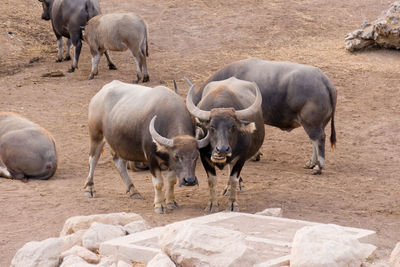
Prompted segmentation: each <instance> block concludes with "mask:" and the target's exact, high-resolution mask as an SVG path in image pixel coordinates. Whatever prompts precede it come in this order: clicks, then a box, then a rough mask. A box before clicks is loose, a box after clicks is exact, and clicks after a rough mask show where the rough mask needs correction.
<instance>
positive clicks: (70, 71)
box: [67, 67, 75, 73]
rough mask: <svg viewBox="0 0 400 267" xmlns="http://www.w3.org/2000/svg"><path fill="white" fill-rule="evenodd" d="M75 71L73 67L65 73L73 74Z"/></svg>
mask: <svg viewBox="0 0 400 267" xmlns="http://www.w3.org/2000/svg"><path fill="white" fill-rule="evenodd" d="M74 71H75V68H74V67H71V68H69V69H68V70H67V72H69V73H72V72H74Z"/></svg>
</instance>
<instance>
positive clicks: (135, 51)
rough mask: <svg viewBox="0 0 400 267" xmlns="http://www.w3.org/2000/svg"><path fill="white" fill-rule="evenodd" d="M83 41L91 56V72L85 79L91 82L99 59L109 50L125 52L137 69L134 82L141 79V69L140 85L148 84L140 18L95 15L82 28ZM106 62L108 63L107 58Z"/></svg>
mask: <svg viewBox="0 0 400 267" xmlns="http://www.w3.org/2000/svg"><path fill="white" fill-rule="evenodd" d="M83 39H84V40H85V41H86V42H87V43H88V44H89V46H90V53H91V54H92V71H91V73H90V75H89V79H93V78H94V76H95V75H97V73H98V65H99V61H100V57H101V55H102V54H103V53H104V52H105V51H106V49H107V50H111V51H126V50H127V49H129V50H130V51H131V54H132V56H133V58H134V60H135V62H136V68H137V80H135V81H134V83H137V82H139V81H140V80H141V79H142V70H143V82H148V81H149V74H148V73H147V64H146V56H148V55H149V53H148V44H147V26H146V23H145V22H144V21H143V19H142V18H141V17H139V16H137V15H135V14H133V13H111V14H105V15H99V16H96V17H94V18H92V19H91V20H89V22H88V24H87V26H86V27H85V31H84V34H83ZM106 55H107V54H106ZM107 59H108V60H109V61H110V58H109V57H107ZM111 64H112V63H111ZM113 65H114V64H113Z"/></svg>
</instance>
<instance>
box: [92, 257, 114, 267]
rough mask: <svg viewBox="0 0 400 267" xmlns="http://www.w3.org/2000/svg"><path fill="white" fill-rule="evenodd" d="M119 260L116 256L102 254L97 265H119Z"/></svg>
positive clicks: (107, 266) (103, 266) (98, 266)
mask: <svg viewBox="0 0 400 267" xmlns="http://www.w3.org/2000/svg"><path fill="white" fill-rule="evenodd" d="M117 262H118V260H117V259H116V257H115V256H112V255H111V256H102V257H101V260H100V263H99V264H97V265H96V267H117Z"/></svg>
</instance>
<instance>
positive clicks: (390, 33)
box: [345, 1, 400, 51]
mask: <svg viewBox="0 0 400 267" xmlns="http://www.w3.org/2000/svg"><path fill="white" fill-rule="evenodd" d="M345 43H346V49H347V50H349V51H355V50H360V49H364V48H368V47H373V46H377V47H383V48H395V49H400V1H396V2H394V3H393V4H392V5H391V6H390V7H389V9H388V10H385V11H383V12H382V14H381V15H380V16H379V17H378V18H377V19H376V20H375V21H373V22H371V23H368V22H367V21H364V22H363V24H362V25H361V28H360V29H357V30H355V31H353V32H351V33H348V34H347V35H346V36H345Z"/></svg>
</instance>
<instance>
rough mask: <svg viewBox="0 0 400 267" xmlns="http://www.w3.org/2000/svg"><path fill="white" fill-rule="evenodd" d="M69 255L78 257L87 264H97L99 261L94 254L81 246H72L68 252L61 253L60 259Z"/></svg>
mask: <svg viewBox="0 0 400 267" xmlns="http://www.w3.org/2000/svg"><path fill="white" fill-rule="evenodd" d="M70 255H76V256H79V257H81V258H82V259H84V260H85V261H87V262H89V263H99V261H100V258H99V257H98V256H97V255H96V254H95V253H93V252H91V251H90V250H88V249H87V248H84V247H81V246H74V247H72V248H70V249H69V250H67V251H64V252H63V253H61V259H64V258H65V257H67V256H70Z"/></svg>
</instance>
